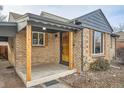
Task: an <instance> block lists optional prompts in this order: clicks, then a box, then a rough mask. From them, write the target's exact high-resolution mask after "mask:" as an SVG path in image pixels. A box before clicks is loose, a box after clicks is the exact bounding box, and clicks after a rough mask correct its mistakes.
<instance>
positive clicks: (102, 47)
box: [92, 31, 105, 55]
mask: <svg viewBox="0 0 124 93" xmlns="http://www.w3.org/2000/svg"><path fill="white" fill-rule="evenodd" d="M95 32H99V33H101V40H100V51H102V52H100V53H95V44H96V43H95V42H96V41H95ZM92 38H93V41H92V50H93V51H92V54H93V55H104V46H105V45H104V32H100V31H93V33H92ZM101 41H102V43H101Z"/></svg>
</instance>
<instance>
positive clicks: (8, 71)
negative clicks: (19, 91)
mask: <svg viewBox="0 0 124 93" xmlns="http://www.w3.org/2000/svg"><path fill="white" fill-rule="evenodd" d="M7 67H10V64H9V62H8V61H6V60H1V59H0V88H24V87H25V86H24V84H23V82H22V81H21V80H20V78H19V77H18V75H17V74H16V73H15V71H14V68H11V67H10V68H7Z"/></svg>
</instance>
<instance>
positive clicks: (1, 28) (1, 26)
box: [0, 22, 17, 37]
mask: <svg viewBox="0 0 124 93" xmlns="http://www.w3.org/2000/svg"><path fill="white" fill-rule="evenodd" d="M16 32H17V23H14V22H0V36H4V37H15V35H16Z"/></svg>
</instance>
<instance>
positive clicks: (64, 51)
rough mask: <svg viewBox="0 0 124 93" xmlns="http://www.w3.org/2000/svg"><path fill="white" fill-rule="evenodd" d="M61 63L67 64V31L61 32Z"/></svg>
mask: <svg viewBox="0 0 124 93" xmlns="http://www.w3.org/2000/svg"><path fill="white" fill-rule="evenodd" d="M62 64H65V65H69V33H68V32H63V33H62Z"/></svg>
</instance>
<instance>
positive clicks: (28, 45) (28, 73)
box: [26, 25, 32, 81]
mask: <svg viewBox="0 0 124 93" xmlns="http://www.w3.org/2000/svg"><path fill="white" fill-rule="evenodd" d="M31 51H32V29H31V25H27V27H26V80H27V81H30V80H31Z"/></svg>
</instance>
